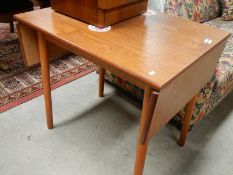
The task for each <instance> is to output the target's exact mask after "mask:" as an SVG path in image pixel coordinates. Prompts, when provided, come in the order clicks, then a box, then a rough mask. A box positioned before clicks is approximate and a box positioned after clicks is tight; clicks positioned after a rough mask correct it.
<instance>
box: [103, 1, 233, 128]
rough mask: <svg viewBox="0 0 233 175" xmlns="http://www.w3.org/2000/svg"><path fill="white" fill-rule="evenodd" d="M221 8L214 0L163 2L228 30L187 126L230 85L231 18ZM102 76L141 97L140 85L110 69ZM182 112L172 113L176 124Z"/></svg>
mask: <svg viewBox="0 0 233 175" xmlns="http://www.w3.org/2000/svg"><path fill="white" fill-rule="evenodd" d="M221 8H222V6H221V4H220V2H219V1H218V0H195V1H193V0H166V2H165V9H164V11H165V13H167V14H169V15H176V16H178V17H182V18H187V19H190V20H193V21H196V22H200V23H203V25H209V26H211V27H217V28H220V29H222V30H226V31H228V32H230V33H231V34H232V35H231V37H230V38H229V40H228V43H227V44H226V47H225V49H224V52H223V54H222V56H221V58H220V60H219V64H218V65H217V67H216V71H215V74H214V75H213V77H212V78H211V80H210V81H209V82H208V83H207V84H206V86H205V87H203V88H202V89H201V90H200V92H199V94H198V98H197V101H196V104H195V109H194V112H193V116H192V121H191V123H190V128H191V127H192V126H193V125H194V124H195V123H197V122H198V121H200V120H201V119H202V118H203V117H205V116H206V115H207V114H208V113H209V112H210V111H212V110H213V109H214V108H215V107H216V106H217V105H218V104H219V103H220V102H221V101H222V100H223V99H224V97H225V96H227V95H228V94H229V93H230V92H231V91H232V89H233V21H224V20H223V19H222V18H221V11H222V9H221ZM190 35H191V33H190ZM203 71H205V70H203ZM106 79H107V81H109V82H110V83H112V84H114V85H116V86H117V87H120V88H121V89H123V90H124V91H126V92H128V93H129V94H131V95H133V96H136V97H137V98H138V99H142V98H143V91H142V90H141V89H139V88H138V87H137V86H135V85H133V84H131V83H129V82H127V81H125V80H123V79H122V78H120V77H117V76H115V75H114V74H112V73H111V72H107V73H106ZM184 108H185V107H184ZM181 111H182V110H181ZM183 111H184V109H183ZM182 116H183V115H182V112H180V113H179V115H177V116H175V117H174V119H175V120H176V123H178V124H179V125H180V126H181V125H182Z"/></svg>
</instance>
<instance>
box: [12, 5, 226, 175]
mask: <svg viewBox="0 0 233 175" xmlns="http://www.w3.org/2000/svg"><path fill="white" fill-rule="evenodd" d="M15 19H16V20H17V21H18V32H19V35H20V39H21V40H20V41H21V46H22V48H23V51H24V56H25V60H29V61H30V59H32V58H31V57H30V54H28V53H26V52H27V51H28V50H30V48H31V49H34V50H35V51H36V52H38V54H39V57H40V63H41V68H42V81H43V89H44V97H45V107H46V116H47V125H48V128H49V129H52V128H53V112H52V99H51V87H50V75H49V63H48V62H49V55H50V54H51V53H50V52H53V53H55V55H56V52H61V51H60V49H55V50H54V49H53V50H52V51H51V50H49V49H48V44H51V43H53V44H55V45H56V48H63V49H64V50H67V51H70V52H72V53H74V54H77V55H80V56H83V57H84V58H86V59H88V60H90V61H92V62H94V63H95V64H97V65H98V66H99V67H100V68H99V69H100V71H99V96H103V89H104V86H103V78H104V73H105V70H110V71H111V72H113V73H115V74H116V75H118V76H120V77H122V78H124V79H126V80H128V81H130V82H131V83H134V84H135V85H137V86H138V87H140V88H142V89H144V90H145V93H144V101H143V109H142V114H141V122H140V129H139V135H138V145H137V153H136V163H135V170H134V175H141V174H143V167H144V163H145V159H146V153H147V148H148V143H149V141H150V139H151V138H152V137H153V136H154V135H155V134H157V133H158V132H159V130H160V129H161V128H162V127H163V126H164V125H166V124H167V123H168V121H169V120H170V119H171V118H172V117H173V116H174V115H175V114H176V113H177V112H179V110H180V109H182V107H183V106H185V105H186V104H188V105H187V110H186V114H185V118H184V125H183V128H182V133H181V137H180V140H179V144H180V145H183V144H184V142H185V138H186V135H187V131H188V125H189V121H190V118H191V116H192V109H193V105H194V104H195V94H197V93H198V91H199V90H200V89H201V88H202V87H204V85H205V84H206V83H207V82H208V81H209V79H210V78H211V76H212V75H213V73H214V71H215V68H216V65H217V62H218V60H219V58H220V55H221V53H222V51H223V48H224V46H225V43H226V41H227V38H228V37H229V33H227V32H224V31H221V30H219V29H215V28H211V27H209V26H207V25H202V24H199V23H194V22H191V21H188V20H185V19H180V18H177V17H173V16H168V15H165V14H158V15H155V16H143V15H141V16H138V17H135V18H132V19H129V20H127V21H124V22H121V23H118V24H116V25H113V26H112V30H111V31H109V32H105V33H97V32H93V31H90V30H89V29H88V25H87V24H85V23H83V22H80V21H78V20H75V19H72V18H70V17H67V16H64V15H62V14H59V13H57V12H54V11H53V10H51V9H50V8H48V9H42V10H37V11H33V12H28V13H22V14H18V15H16V16H15ZM25 31H30V36H29V35H27V33H24V32H25ZM25 37H27V38H25ZM29 41H30V42H31V43H33V44H30V43H29ZM34 56H35V55H34ZM190 99H191V100H190Z"/></svg>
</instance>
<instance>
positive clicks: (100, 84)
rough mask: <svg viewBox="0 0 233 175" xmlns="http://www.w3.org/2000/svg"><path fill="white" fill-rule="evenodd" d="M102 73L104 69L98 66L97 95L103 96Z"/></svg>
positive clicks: (103, 73)
mask: <svg viewBox="0 0 233 175" xmlns="http://www.w3.org/2000/svg"><path fill="white" fill-rule="evenodd" d="M104 75H105V69H103V68H101V67H99V97H103V96H104Z"/></svg>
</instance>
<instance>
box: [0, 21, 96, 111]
mask: <svg viewBox="0 0 233 175" xmlns="http://www.w3.org/2000/svg"><path fill="white" fill-rule="evenodd" d="M95 70H96V66H95V65H94V64H93V63H91V62H89V61H87V60H85V59H84V58H82V57H80V56H75V55H70V56H67V57H64V58H61V59H59V60H56V61H53V62H52V63H50V75H51V84H52V89H55V88H57V87H60V86H62V85H64V84H66V83H69V82H71V81H73V80H75V79H78V78H80V77H82V76H84V75H87V74H89V73H91V72H93V71H95ZM40 95H42V83H41V70H40V67H39V66H38V67H35V68H30V69H29V68H26V67H25V66H24V63H23V58H22V53H21V50H20V45H19V40H18V36H17V34H15V33H10V32H9V26H8V25H7V24H1V23H0V113H1V112H4V111H6V110H9V109H11V108H13V107H15V106H17V105H20V104H22V103H24V102H26V101H29V100H31V99H33V98H35V97H38V96H40Z"/></svg>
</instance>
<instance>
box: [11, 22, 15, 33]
mask: <svg viewBox="0 0 233 175" xmlns="http://www.w3.org/2000/svg"><path fill="white" fill-rule="evenodd" d="M10 31H11V33H14V32H15V27H14V22H13V21H12V22H10Z"/></svg>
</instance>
